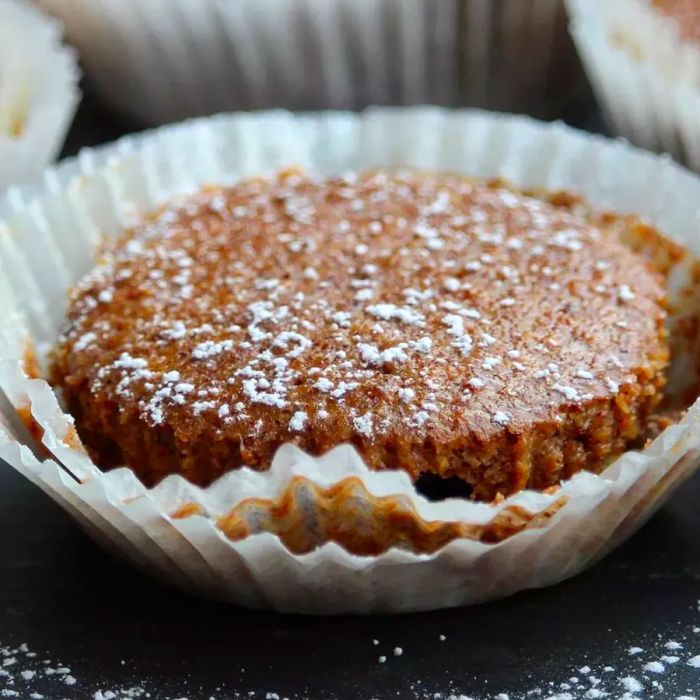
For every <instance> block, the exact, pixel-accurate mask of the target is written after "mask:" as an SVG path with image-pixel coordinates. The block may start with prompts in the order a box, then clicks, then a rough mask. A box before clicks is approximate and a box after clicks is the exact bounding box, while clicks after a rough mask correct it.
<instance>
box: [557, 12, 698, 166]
mask: <svg viewBox="0 0 700 700" xmlns="http://www.w3.org/2000/svg"><path fill="white" fill-rule="evenodd" d="M566 2H567V5H568V9H569V14H570V17H571V31H572V34H573V37H574V40H575V42H576V44H577V47H578V49H579V53H580V54H581V58H582V59H583V63H584V66H585V67H586V69H587V72H588V76H589V78H590V80H591V83H592V84H593V87H594V88H595V91H596V94H597V96H598V99H599V101H600V103H601V105H602V107H603V108H604V110H605V113H606V116H607V118H608V121H609V123H610V125H611V127H612V128H613V129H614V130H615V131H616V132H617V133H619V134H621V135H623V136H625V137H627V138H629V139H630V140H632V141H634V142H636V143H639V144H640V145H643V146H646V147H647V148H652V149H655V150H662V151H667V152H668V153H670V154H671V155H673V156H674V157H676V158H678V159H679V160H682V161H685V162H687V163H688V164H689V165H690V166H692V167H694V168H695V169H698V168H700V128H698V126H697V118H696V115H697V114H698V111H699V106H700V20H698V17H700V3H698V2H697V0H619V2H614V3H613V2H605V1H604V0H592V1H591V2H588V1H587V0H566Z"/></svg>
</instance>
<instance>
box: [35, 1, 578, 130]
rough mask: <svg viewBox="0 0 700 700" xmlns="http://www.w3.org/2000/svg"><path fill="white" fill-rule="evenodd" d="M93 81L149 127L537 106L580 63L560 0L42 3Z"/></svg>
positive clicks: (572, 83)
mask: <svg viewBox="0 0 700 700" xmlns="http://www.w3.org/2000/svg"><path fill="white" fill-rule="evenodd" d="M39 2H40V4H41V5H42V6H43V7H44V8H45V9H47V10H48V11H50V12H52V13H54V14H55V15H56V16H58V17H60V18H61V19H62V20H63V22H65V24H66V27H67V31H68V36H69V38H70V40H71V41H72V42H73V43H74V44H75V46H77V47H78V49H79V51H80V55H81V59H82V61H83V64H84V65H85V68H86V73H87V76H88V77H89V79H90V80H91V81H92V82H93V83H94V85H95V87H96V88H97V89H98V90H99V92H100V93H101V94H102V96H103V97H104V98H105V99H106V101H108V102H109V103H111V104H112V105H114V106H115V107H117V108H119V110H120V111H122V112H123V113H126V114H129V115H132V116H133V117H136V118H137V119H138V120H139V121H141V122H145V123H150V124H161V123H163V122H167V121H172V120H177V119H182V118H185V117H189V116H196V115H204V114H212V113H215V112H219V111H223V110H233V109H235V110H244V109H245V110H251V109H268V108H274V107H284V108H288V109H293V110H309V109H357V108H361V107H365V106H368V105H377V104H394V105H399V104H407V105H410V104H416V103H431V104H442V105H457V104H462V105H466V104H469V105H474V106H479V107H487V108H491V109H501V110H509V111H510V110H529V111H532V110H537V109H538V108H540V107H541V105H542V104H543V103H544V102H545V101H546V100H547V98H549V99H557V100H558V99H560V97H562V96H564V95H565V96H567V97H571V96H572V95H573V94H575V92H576V89H577V88H579V87H580V86H581V84H582V82H583V81H581V71H580V66H579V65H578V63H577V58H576V53H575V50H574V49H573V46H572V45H571V41H570V38H569V36H568V33H567V31H566V16H565V12H564V8H563V4H562V1H561V0H502V1H501V0H499V2H483V1H482V0H440V2H434V1H433V0H324V2H323V3H318V2H315V1H314V0H236V2H229V1H228V0H150V1H149V2H147V3H144V2H141V1H140V0H39Z"/></svg>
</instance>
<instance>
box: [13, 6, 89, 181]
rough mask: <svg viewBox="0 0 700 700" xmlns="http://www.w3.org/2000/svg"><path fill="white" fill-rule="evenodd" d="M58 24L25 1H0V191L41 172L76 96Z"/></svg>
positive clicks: (71, 62) (69, 53)
mask: <svg viewBox="0 0 700 700" xmlns="http://www.w3.org/2000/svg"><path fill="white" fill-rule="evenodd" d="M61 35H62V27H61V26H60V25H59V23H58V22H56V21H55V20H53V19H50V18H49V17H47V16H45V15H43V14H42V13H41V12H39V11H38V10H37V9H36V8H34V7H33V6H31V5H30V4H29V3H27V2H24V1H23V0H0V192H2V190H3V189H4V188H6V187H7V186H9V185H10V184H15V183H18V182H23V181H26V180H29V179H31V178H33V177H36V176H38V175H40V174H41V172H42V171H43V169H44V168H45V167H46V165H47V164H48V163H50V162H51V161H52V160H53V159H54V158H55V157H56V155H57V154H58V152H59V151H60V149H61V146H62V145H63V140H64V138H65V135H66V132H67V130H68V127H69V126H70V123H71V121H72V119H73V115H74V114H75V108H76V106H77V104H78V100H79V91H78V87H77V85H78V80H79V77H80V76H79V71H78V66H77V57H76V55H75V52H74V51H73V50H72V49H69V48H68V47H66V46H64V45H63V44H62V43H61Z"/></svg>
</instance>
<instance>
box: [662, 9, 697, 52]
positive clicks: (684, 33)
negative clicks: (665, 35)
mask: <svg viewBox="0 0 700 700" xmlns="http://www.w3.org/2000/svg"><path fill="white" fill-rule="evenodd" d="M651 3H652V5H653V6H654V7H655V8H656V9H657V10H658V11H659V12H661V13H662V14H664V15H666V16H667V17H670V18H671V19H673V20H674V21H675V22H676V26H677V27H678V32H679V33H680V36H681V37H682V38H683V39H685V40H686V41H693V42H697V43H698V44H700V0H651Z"/></svg>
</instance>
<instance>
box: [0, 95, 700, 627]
mask: <svg viewBox="0 0 700 700" xmlns="http://www.w3.org/2000/svg"><path fill="white" fill-rule="evenodd" d="M289 166H299V167H302V168H305V169H307V170H308V171H310V172H312V173H318V174H328V173H332V172H338V171H345V170H348V169H353V170H362V169H368V168H374V167H392V166H408V167H417V168H427V169H444V170H451V171H458V172H463V173H465V174H468V175H471V176H476V177H493V176H501V177H505V178H507V179H508V180H510V181H511V182H513V184H515V185H516V186H521V187H543V188H547V189H558V188H566V189H569V190H575V191H578V192H580V193H582V194H583V195H584V196H585V197H586V198H587V199H588V200H589V201H590V203H591V204H592V205H594V206H595V207H597V208H604V209H605V208H612V209H614V210H617V211H622V212H634V213H637V214H640V215H644V216H647V217H649V219H650V220H651V221H652V222H653V223H654V224H655V225H658V226H659V227H660V228H661V229H662V230H663V231H667V232H669V234H670V235H671V236H672V237H673V238H675V239H676V240H678V241H680V242H682V243H683V244H684V245H686V246H688V247H689V248H690V249H691V251H692V252H693V253H694V254H698V253H700V238H699V237H698V236H697V231H698V230H699V228H700V210H699V207H700V179H698V178H697V177H695V176H693V175H691V174H690V173H688V172H686V171H684V170H683V169H682V168H680V167H679V166H676V165H674V164H673V163H672V162H670V161H669V160H667V159H664V158H661V157H657V156H653V155H651V154H648V153H644V152H640V151H636V150H634V149H633V148H631V147H629V146H627V145H624V144H622V143H615V142H610V141H606V140H604V139H601V138H596V137H592V136H587V135H584V134H580V133H577V132H575V131H572V130H570V129H567V128H565V127H563V126H560V125H557V124H554V125H544V124H541V123H538V122H534V121H532V120H528V119H524V118H517V117H508V116H503V115H495V114H489V113H483V112H469V111H467V112H464V111H460V112H450V111H447V110H440V109H437V108H414V109H394V110H391V109H384V110H372V111H369V112H367V113H365V114H362V115H353V114H349V113H332V112H330V113H322V114H317V115H305V116H292V115H291V114H289V113H286V112H269V113H260V114H255V115H250V114H240V115H231V116H226V115H223V116H219V117H215V118H212V119H205V120H198V121H193V122H189V123H185V124H182V125H178V126H174V127H170V128H164V129H161V130H158V131H155V132H152V133H148V134H146V135H143V136H138V137H134V138H126V139H123V140H122V141H120V142H118V143H117V144H114V145H113V146H109V147H107V148H103V149H98V150H96V151H90V150H87V151H84V152H83V153H82V154H81V157H80V158H79V159H77V160H75V161H70V162H67V163H65V164H63V165H61V166H59V167H58V168H57V169H55V170H52V171H49V172H48V173H47V174H46V176H45V178H44V182H43V184H42V185H41V186H40V187H34V188H32V189H24V190H21V189H14V190H11V191H10V193H9V194H8V196H7V197H6V198H5V199H4V200H2V201H0V306H2V308H3V310H4V313H3V314H2V316H0V389H1V391H0V459H4V460H6V461H7V462H8V463H9V464H10V465H12V466H13V467H14V468H15V469H17V470H18V471H20V472H21V473H23V474H25V475H26V476H27V477H28V478H29V479H30V480H32V481H33V482H34V483H36V484H37V485H38V486H39V487H40V488H42V489H43V490H44V491H45V492H46V493H47V494H48V495H49V496H51V497H52V498H53V499H54V500H55V501H57V502H58V503H59V504H60V505H62V506H63V507H64V508H65V509H66V510H67V511H68V512H70V513H71V514H72V515H73V516H74V517H75V518H76V519H77V520H78V522H80V523H81V525H82V526H83V527H84V529H85V530H86V531H87V532H89V533H90V534H91V535H92V536H93V537H95V539H97V540H98V541H100V542H101V543H102V544H103V545H105V546H106V547H109V548H110V549H112V550H114V551H116V552H119V553H120V554H121V555H123V556H125V557H127V558H128V559H129V560H131V561H133V562H134V563H135V564H137V565H138V566H140V567H141V568H143V569H145V570H146V571H149V572H151V573H153V574H154V575H158V576H160V577H161V578H163V579H164V580H167V581H169V582H170V583H171V584H174V585H177V586H179V587H181V588H183V589H186V590H190V591H195V592H197V593H200V594H204V595H211V596H215V597H218V598H222V599H224V600H228V601H232V602H236V603H240V604H243V605H248V606H254V607H273V608H276V609H279V610H286V611H296V612H309V613H340V612H354V613H358V612H361V613H368V612H398V611H409V610H421V609H430V608H437V607H445V606H454V605H461V604H467V603H476V602H480V601H484V600H488V599H491V598H496V597H500V596H504V595H508V594H510V593H512V592H515V591H518V590H522V589H524V588H531V587H537V586H544V585H549V584H552V583H555V582H557V581H560V580H562V579H564V578H567V577H569V576H572V575H574V574H576V573H578V572H579V571H581V570H582V569H584V568H585V567H587V566H588V565H590V564H591V563H592V562H594V561H595V560H597V559H598V558H600V557H601V556H603V555H604V554H606V553H607V552H608V551H609V550H610V549H611V548H613V547H614V546H616V545H617V544H619V543H620V542H621V541H623V540H624V539H625V538H626V537H628V536H629V535H630V534H631V533H632V532H634V530H635V529H636V528H638V527H639V526H640V525H641V524H642V523H643V522H644V521H645V520H646V519H647V518H648V517H649V516H650V515H651V514H652V513H653V512H654V511H655V510H656V508H658V507H659V505H660V504H661V503H662V502H663V501H664V499H665V498H667V497H668V496H669V494H670V493H672V492H673V489H674V488H675V487H676V486H677V485H678V484H679V483H681V482H682V481H683V480H684V479H685V478H686V477H687V476H688V475H689V474H690V473H691V472H692V471H693V470H694V469H695V468H696V467H697V466H698V463H699V462H700V404H699V405H696V406H693V407H692V408H691V409H690V410H689V412H688V413H687V415H686V416H685V417H684V418H683V420H682V421H681V422H680V423H678V424H677V425H673V426H672V427H670V428H668V429H666V430H665V431H664V432H663V433H662V434H661V435H660V437H659V438H658V439H657V440H655V441H654V442H653V443H652V444H651V445H650V446H649V447H648V448H646V449H645V450H644V451H642V452H629V453H626V454H625V455H623V456H622V457H621V458H620V459H618V460H617V461H616V462H615V463H614V464H613V465H611V466H610V467H609V468H608V469H607V470H606V471H605V472H604V473H603V474H602V475H600V476H596V475H593V474H588V473H579V474H577V475H576V476H574V477H573V478H572V479H570V480H568V481H566V482H564V483H563V484H562V487H561V488H560V489H559V490H556V491H554V492H548V493H538V492H534V491H524V492H521V493H518V494H515V495H513V496H511V497H510V498H508V499H506V500H505V501H503V502H502V503H498V504H485V503H475V502H470V501H464V500H461V499H451V500H448V501H444V502H440V503H434V502H429V501H427V500H426V499H424V498H423V497H421V496H420V495H418V494H417V493H416V491H415V489H414V487H413V485H412V483H411V482H410V480H409V478H408V476H407V475H406V474H405V473H404V472H394V471H386V472H373V471H370V470H368V469H367V467H366V466H365V465H364V464H363V462H362V460H361V458H360V457H359V455H358V454H357V452H356V451H355V450H354V448H352V447H350V446H340V447H338V448H336V450H334V451H332V452H331V453H329V454H327V455H325V456H323V457H320V458H318V459H316V458H312V457H309V456H308V455H306V454H304V453H302V452H300V451H299V450H298V449H296V448H294V447H292V446H290V445H286V446H283V447H282V448H280V450H279V451H278V453H277V455H276V457H275V459H274V461H273V464H272V467H271V469H270V470H269V471H267V472H255V471H252V470H249V469H241V470H238V471H235V472H232V473H230V474H228V475H226V476H225V477H223V478H222V479H221V480H219V481H218V482H216V483H215V484H213V485H212V486H210V487H208V488H206V489H201V488H198V487H195V486H193V485H192V484H189V483H188V482H186V481H185V480H184V479H182V478H181V477H179V476H171V477H168V478H167V479H165V480H164V481H163V482H161V483H160V484H159V485H158V486H156V487H155V488H152V489H147V488H146V487H144V486H143V485H142V484H141V483H140V482H139V481H138V479H137V478H136V477H135V475H134V474H133V472H131V471H130V470H129V469H125V468H123V469H118V470H115V471H112V472H109V473H102V472H100V471H99V470H98V469H97V468H96V467H95V466H94V465H93V464H92V462H91V461H90V459H89V458H88V456H87V454H86V453H85V452H84V451H83V450H82V448H81V445H80V443H79V441H78V440H77V438H76V434H75V430H74V428H73V425H72V419H71V418H70V417H69V416H66V415H65V414H64V413H63V412H62V410H61V408H60V406H59V403H58V401H57V399H56V397H55V395H54V394H53V392H52V391H51V389H50V387H49V386H48V384H47V383H46V382H45V381H44V380H43V379H41V378H33V377H35V375H37V374H39V372H40V367H37V366H35V364H34V363H33V361H32V360H31V355H30V354H28V349H31V348H32V347H34V348H35V349H36V351H37V353H38V364H39V366H40V365H42V364H43V362H44V360H45V353H46V351H47V350H48V349H49V348H50V347H51V345H52V344H53V343H54V342H55V340H56V336H57V332H58V328H59V326H60V325H61V322H62V319H63V314H64V313H65V306H66V290H67V288H68V286H69V285H71V284H72V283H74V282H75V281H76V280H77V279H79V278H80V277H81V276H82V275H83V274H84V273H86V272H87V271H88V270H89V269H90V268H91V266H92V264H93V259H94V254H95V251H96V249H97V246H98V245H99V243H100V238H101V235H103V234H104V235H106V236H114V235H116V234H118V233H119V232H120V231H121V230H123V227H124V226H125V225H126V224H127V223H128V222H131V221H133V220H134V217H135V216H136V215H138V214H139V213H143V212H146V211H149V210H152V209H153V208H155V207H156V206H158V205H159V204H162V203H164V202H165V201H168V200H171V199H173V198H176V197H178V196H180V195H183V194H186V193H189V192H192V191H195V190H197V189H199V188H200V187H202V186H203V185H205V184H227V183H232V182H235V181H237V180H239V179H240V178H243V177H246V176H253V175H260V174H266V173H274V172H275V171H277V170H278V169H280V168H284V167H289ZM692 265H694V263H693V261H692V260H685V261H684V262H682V263H679V264H678V265H677V266H676V269H674V271H673V274H672V276H671V278H672V286H673V288H674V289H676V290H680V289H682V288H685V287H687V284H686V283H687V281H688V279H690V278H691V277H692V274H693V273H695V272H697V271H696V270H695V269H694V268H693V267H692ZM674 296H677V297H678V298H677V299H676V301H677V302H679V303H676V304H675V306H676V308H677V309H678V311H677V316H687V315H689V314H696V313H698V310H700V303H698V302H697V297H695V296H683V297H680V296H678V293H677V292H674ZM681 298H682V299H683V300H684V301H683V303H680V299H681ZM677 323H682V321H677ZM695 344H697V343H693V342H689V343H688V344H687V347H686V346H683V344H680V345H678V348H677V349H678V351H679V352H678V353H677V359H676V360H675V363H676V369H677V370H678V369H679V368H680V370H681V371H680V372H677V374H681V375H683V376H682V377H681V378H680V379H679V378H678V377H677V378H676V380H675V381H674V382H672V383H671V387H672V388H671V390H672V391H674V392H680V391H681V389H682V388H683V386H682V385H683V383H684V382H685V383H686V384H687V383H688V382H690V381H691V380H695V379H697V366H698V363H697V356H696V355H695V354H694V353H695V347H694V345H695ZM30 416H31V419H30ZM20 417H21V418H23V420H20V419H19V418H20ZM27 426H29V429H30V431H29V432H28V429H27ZM30 432H31V435H30ZM324 489H350V490H351V498H352V499H354V501H353V503H354V504H355V506H356V507H354V508H352V509H350V514H349V517H350V518H352V519H353V520H352V526H353V527H356V528H360V529H362V528H372V527H373V526H374V524H375V521H376V520H377V518H378V513H379V510H380V509H381V508H390V509H391V510H392V513H395V514H399V515H400V516H401V517H403V518H405V521H406V522H407V523H408V524H409V525H410V526H411V527H412V528H413V530H414V531H416V532H417V533H418V535H419V537H421V538H427V541H428V542H430V541H431V540H430V538H431V537H433V536H434V534H435V533H436V532H438V533H439V532H441V531H443V530H449V532H450V533H452V534H451V535H450V538H449V541H448V542H447V544H445V545H444V546H438V547H434V548H432V549H430V548H429V547H428V549H427V551H428V552H429V553H422V554H417V553H415V551H414V550H413V549H412V542H411V541H408V542H403V541H398V542H397V541H395V540H387V541H393V542H394V544H399V545H400V546H391V547H389V549H387V550H386V551H383V552H382V553H380V554H378V555H377V556H356V555H353V554H351V553H349V552H348V551H346V550H345V549H343V548H342V547H340V546H339V545H337V544H336V543H334V542H332V541H326V540H325V539H324V533H323V531H322V530H321V531H320V532H318V530H314V528H312V527H311V525H310V524H308V523H307V522H306V521H307V520H314V522H315V523H316V524H318V522H322V520H320V519H319V518H317V517H316V516H319V513H320V511H318V510H317V509H316V505H317V503H318V500H317V499H316V497H315V495H314V494H315V493H318V492H319V491H323V490H324ZM252 498H255V499H258V500H257V502H252V501H251V500H250V499H252ZM279 498H287V499H288V500H289V502H290V503H291V512H292V513H293V514H294V515H295V516H296V524H294V525H293V526H294V527H297V528H301V529H304V528H306V529H307V530H308V532H312V531H314V532H315V535H314V537H316V538H317V541H313V542H312V544H313V545H315V548H314V549H312V551H310V552H309V553H306V554H301V555H299V554H294V553H292V552H291V551H290V550H289V549H288V548H287V547H285V545H284V544H283V541H282V540H283V539H284V538H282V539H280V537H278V536H276V535H275V534H272V532H270V531H266V527H265V517H267V515H266V510H265V509H266V504H267V503H269V502H274V501H275V500H276V499H279ZM232 512H235V513H236V517H237V518H238V520H239V521H240V523H242V527H243V532H242V534H240V536H238V535H237V536H235V537H234V536H233V535H232V537H227V536H226V535H225V534H224V530H226V527H225V523H226V520H225V519H226V516H227V515H230V514H231V513H232ZM222 519H223V520H222ZM278 525H280V527H279V528H278V530H277V531H280V530H284V528H285V527H286V525H285V524H284V523H281V524H280V523H278ZM494 528H496V529H497V531H498V532H497V535H498V536H496V537H493V536H492V535H493V532H494ZM267 529H269V528H267ZM226 531H227V532H228V534H229V535H231V531H230V530H226ZM455 533H457V534H456V535H455ZM499 533H500V534H499ZM281 534H284V533H281Z"/></svg>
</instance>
